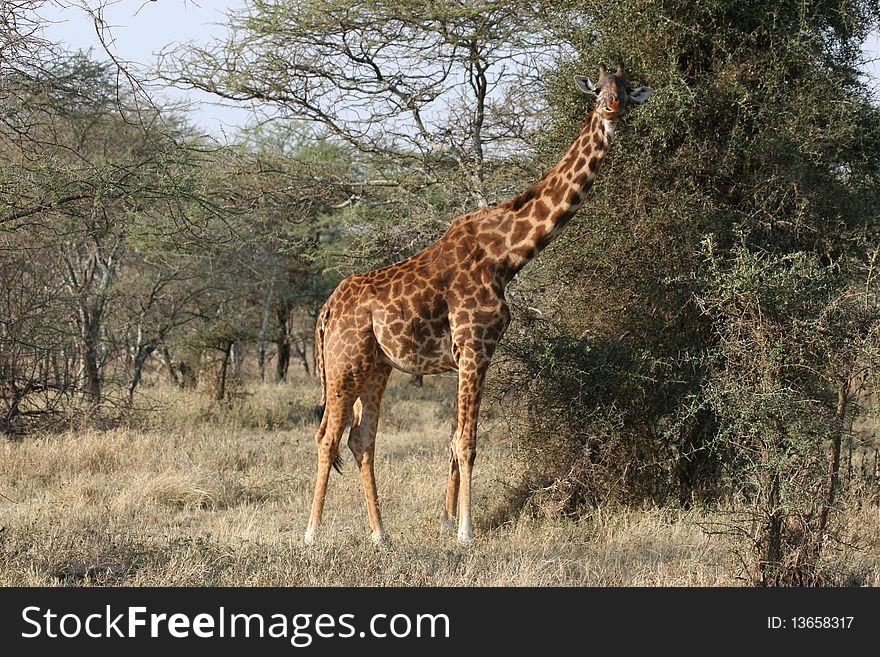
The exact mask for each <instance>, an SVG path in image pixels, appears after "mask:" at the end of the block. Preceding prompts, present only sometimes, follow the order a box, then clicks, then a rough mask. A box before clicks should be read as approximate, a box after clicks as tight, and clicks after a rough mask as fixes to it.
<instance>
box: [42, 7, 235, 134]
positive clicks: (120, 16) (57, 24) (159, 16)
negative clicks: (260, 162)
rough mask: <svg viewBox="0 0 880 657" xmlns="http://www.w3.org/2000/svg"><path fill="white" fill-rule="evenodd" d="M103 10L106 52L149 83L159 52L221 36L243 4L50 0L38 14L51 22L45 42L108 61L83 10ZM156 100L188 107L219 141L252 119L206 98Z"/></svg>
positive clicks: (183, 94) (178, 94) (179, 95)
mask: <svg viewBox="0 0 880 657" xmlns="http://www.w3.org/2000/svg"><path fill="white" fill-rule="evenodd" d="M101 4H104V5H105V8H104V13H103V15H102V17H103V19H104V21H105V22H106V23H107V25H108V26H109V27H110V29H109V33H110V34H112V38H113V42H112V43H110V44H109V46H110V49H111V50H112V51H113V53H114V54H115V56H116V57H117V58H119V59H121V60H124V61H126V62H128V64H127V66H128V65H130V67H131V70H132V71H133V72H135V71H137V72H138V73H139V74H141V75H143V77H144V78H146V79H149V78H152V77H153V72H154V71H155V65H156V56H155V55H156V53H157V52H159V51H160V50H162V49H164V48H165V47H166V46H167V45H168V44H172V43H185V42H188V41H194V42H196V43H206V42H208V41H210V40H211V38H212V37H215V36H222V35H223V34H224V32H225V28H224V25H223V24H224V23H225V22H226V20H225V15H224V12H226V11H227V10H229V9H241V8H242V7H244V6H245V0H104V1H103V2H99V1H98V0H54V2H52V3H47V4H46V5H44V7H43V8H42V9H40V10H39V11H38V12H37V13H38V14H40V16H42V17H43V18H45V19H47V20H49V21H51V24H50V25H49V27H47V28H46V30H45V34H44V36H45V38H46V39H48V40H50V41H53V42H56V43H59V44H61V45H63V46H65V47H66V48H68V49H71V50H74V49H88V48H92V49H93V52H94V55H95V56H96V57H98V58H100V59H106V55H105V53H104V49H103V47H102V46H101V44H100V41H99V40H98V38H97V35H96V33H95V27H94V23H93V22H92V19H91V17H90V16H89V15H88V13H87V12H86V11H85V10H84V9H83V7H82V6H83V5H86V6H88V7H91V8H92V9H96V8H98V7H99V6H100V5H101ZM155 95H156V97H157V98H158V99H161V98H162V96H163V95H164V96H165V97H166V98H168V99H171V100H173V101H179V100H186V101H188V102H189V106H190V107H191V111H190V119H191V121H192V122H193V123H194V124H195V125H196V126H198V127H199V128H201V129H202V130H204V131H206V132H208V133H209V134H212V135H214V136H215V137H218V138H221V139H222V138H223V135H224V133H226V134H227V135H231V134H233V133H234V132H235V130H236V129H237V127H239V126H242V125H244V124H245V123H246V122H247V119H248V117H249V116H250V111H249V110H248V109H246V108H241V107H239V108H236V107H229V106H222V105H219V104H218V103H217V99H216V98H215V97H214V96H211V95H209V94H204V93H198V92H192V91H182V90H176V89H167V88H166V89H165V90H164V91H159V92H158V93H156V94H155Z"/></svg>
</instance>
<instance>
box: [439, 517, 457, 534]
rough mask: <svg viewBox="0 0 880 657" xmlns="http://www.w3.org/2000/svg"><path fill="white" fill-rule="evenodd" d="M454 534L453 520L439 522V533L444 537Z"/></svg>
mask: <svg viewBox="0 0 880 657" xmlns="http://www.w3.org/2000/svg"><path fill="white" fill-rule="evenodd" d="M454 532H455V518H450V519H449V520H441V521H440V533H441V534H443V535H444V536H448V535H449V534H452V533H454Z"/></svg>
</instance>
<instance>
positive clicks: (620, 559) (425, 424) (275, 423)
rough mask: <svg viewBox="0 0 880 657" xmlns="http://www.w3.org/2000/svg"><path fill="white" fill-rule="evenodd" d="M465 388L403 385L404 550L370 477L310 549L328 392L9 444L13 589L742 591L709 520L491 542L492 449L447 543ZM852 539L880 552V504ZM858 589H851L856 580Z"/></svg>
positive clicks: (264, 394) (164, 402) (298, 390)
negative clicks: (379, 539) (318, 411)
mask: <svg viewBox="0 0 880 657" xmlns="http://www.w3.org/2000/svg"><path fill="white" fill-rule="evenodd" d="M452 383H453V382H452V381H450V380H448V379H447V380H444V379H435V380H434V381H429V380H427V379H426V386H425V388H423V389H414V388H412V387H409V386H407V385H406V379H405V378H404V377H396V378H395V379H393V380H392V385H391V387H390V389H389V393H388V396H387V398H386V406H385V413H384V417H383V421H382V424H381V425H380V435H379V447H378V461H377V476H378V480H379V494H380V499H381V500H382V502H383V512H384V516H385V521H386V527H387V529H388V531H389V535H390V537H391V541H392V544H391V546H390V547H388V548H377V547H374V546H373V545H372V544H371V543H370V542H369V540H368V537H367V535H368V531H367V522H366V513H365V511H364V505H363V493H362V490H361V485H360V479H359V477H358V476H357V474H356V471H355V469H354V467H353V465H352V459H351V457H350V455H349V456H348V458H347V459H346V465H345V468H344V471H343V472H344V474H343V476H337V475H334V476H333V477H332V480H331V486H330V493H329V495H328V500H327V507H326V511H325V525H324V528H323V532H322V535H321V541H320V545H319V546H317V547H312V548H306V547H305V546H304V545H303V544H302V533H303V530H304V528H305V525H306V521H307V515H308V508H309V504H310V502H311V492H312V483H313V476H314V472H313V468H314V447H313V433H314V428H315V423H314V418H313V416H312V415H311V408H312V405H313V403H314V399H315V396H316V393H315V389H314V384H313V383H312V382H310V381H299V382H294V383H292V384H289V385H286V386H281V387H279V386H271V385H267V386H258V387H253V388H250V389H248V390H246V391H245V393H244V394H242V395H241V396H240V397H239V398H238V399H237V400H236V401H235V402H234V403H232V404H230V405H217V404H212V403H211V402H210V401H209V400H207V399H206V398H205V397H203V396H202V395H199V394H198V393H193V392H180V391H176V390H160V389H156V390H154V398H153V399H152V400H151V402H150V403H151V404H156V405H159V406H161V407H162V408H164V409H165V410H164V412H163V413H162V414H160V415H157V416H155V419H153V420H152V422H151V423H150V425H149V426H147V427H146V428H140V429H137V430H135V429H115V430H112V431H105V432H97V431H86V432H79V433H67V434H63V435H53V436H45V437H40V438H30V439H26V440H22V441H18V442H10V441H3V442H0V527H2V533H0V585H3V586H20V585H24V586H35V585H57V584H72V585H82V584H115V583H124V584H126V585H130V586H140V585H158V586H173V585H183V586H202V585H216V586H263V585H283V586H306V585H310V586H316V585H317V586H327V585H330V586H346V585H348V586H351V585H367V586H371V585H398V586H484V585H485V586H520V585H530V586H549V585H562V586H569V585H572V586H606V585H616V586H717V585H737V584H739V583H740V580H739V579H738V578H737V573H738V568H739V566H738V563H737V560H736V557H735V554H736V549H735V548H736V546H734V545H732V543H731V540H732V539H731V538H730V537H729V536H726V535H724V534H720V535H716V534H711V533H707V532H705V531H704V530H703V527H705V526H707V525H709V524H712V523H713V522H714V521H715V520H716V518H715V517H713V516H712V515H711V514H709V513H707V512H698V511H690V512H685V511H681V510H669V509H646V510H615V511H613V512H611V511H607V510H603V509H599V510H597V511H596V512H595V513H594V514H593V515H592V516H591V517H590V518H586V519H584V520H581V521H578V522H571V521H565V520H553V519H540V520H538V519H523V520H519V521H518V522H509V523H507V524H502V525H501V526H498V527H494V528H493V527H491V526H490V518H493V517H497V509H498V508H499V507H501V506H503V504H502V503H503V500H504V497H505V495H506V493H507V485H508V481H509V480H510V476H509V475H508V474H507V473H508V472H509V471H510V468H511V466H512V465H513V464H512V456H511V452H510V449H509V446H508V445H507V444H505V443H504V442H503V441H501V440H500V439H498V438H489V439H488V440H483V441H482V442H481V444H480V453H479V457H478V461H477V468H476V471H475V486H476V519H475V521H476V527H477V532H478V535H477V540H476V541H475V543H474V544H473V545H471V546H468V547H460V546H458V545H457V544H456V543H455V541H454V538H451V537H446V536H440V535H439V532H438V525H439V522H438V520H439V510H440V505H441V503H442V499H443V494H444V486H445V473H446V445H447V441H448V434H449V426H450V425H449V419H448V418H449V413H450V411H451V390H452V387H451V386H452ZM847 514H849V516H851V522H849V523H848V526H851V527H856V528H858V530H857V532H856V531H853V532H852V533H851V534H850V535H848V536H845V537H843V538H844V539H845V541H846V542H847V543H851V544H852V545H860V546H866V545H867V546H873V548H876V546H878V545H880V520H878V514H877V509H876V507H875V506H866V507H862V508H853V509H851V510H848V511H847ZM877 552H878V551H877V550H876V549H873V550H872V549H868V550H865V549H854V548H853V547H850V546H847V545H846V544H845V543H842V544H840V547H839V549H838V551H837V552H835V553H834V555H833V556H832V559H833V561H832V562H831V563H829V568H832V569H837V570H839V571H840V572H842V573H844V574H845V575H846V576H847V577H849V578H850V579H851V580H853V582H854V583H861V584H867V585H873V586H877V585H880V580H878V573H880V557H878V554H877ZM844 579H845V578H844Z"/></svg>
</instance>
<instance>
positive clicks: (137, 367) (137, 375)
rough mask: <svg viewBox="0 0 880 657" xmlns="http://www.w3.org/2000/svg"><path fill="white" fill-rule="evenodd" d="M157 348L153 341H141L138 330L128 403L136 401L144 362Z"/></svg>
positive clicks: (129, 381) (129, 383) (129, 380)
mask: <svg viewBox="0 0 880 657" xmlns="http://www.w3.org/2000/svg"><path fill="white" fill-rule="evenodd" d="M155 350H156V343H155V342H153V341H150V342H147V343H146V344H143V343H142V342H141V335H140V330H138V344H137V349H136V351H135V354H134V359H133V360H132V364H131V374H130V375H129V378H128V405H129V406H131V405H132V402H133V401H134V391H135V390H136V389H137V387H138V384H139V383H140V382H141V375H142V373H143V369H144V363H145V362H146V361H147V358H149V357H150V354H152V353H153V352H154V351H155Z"/></svg>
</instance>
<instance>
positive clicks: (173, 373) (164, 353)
mask: <svg viewBox="0 0 880 657" xmlns="http://www.w3.org/2000/svg"><path fill="white" fill-rule="evenodd" d="M159 361H160V362H161V363H162V367H164V368H165V371H166V372H168V376H169V377H171V381H172V382H173V383H174V385H176V386H179V385H180V377H179V376H177V370H176V369H175V367H174V361H173V360H171V353H170V352H169V351H168V347H166V346H164V345H163V346H162V348H161V349H160V350H159Z"/></svg>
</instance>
